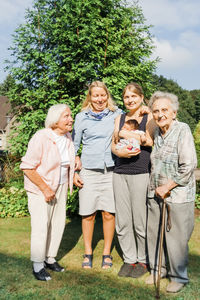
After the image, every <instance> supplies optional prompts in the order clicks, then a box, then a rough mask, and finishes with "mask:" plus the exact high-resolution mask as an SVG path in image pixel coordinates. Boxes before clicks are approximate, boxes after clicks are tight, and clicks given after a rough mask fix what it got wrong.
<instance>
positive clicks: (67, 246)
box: [0, 216, 200, 300]
mask: <svg viewBox="0 0 200 300" xmlns="http://www.w3.org/2000/svg"><path fill="white" fill-rule="evenodd" d="M183 226H184V224H183ZM199 232H200V217H199V216H196V223H195V230H194V232H193V235H192V238H191V241H190V255H189V267H188V271H189V277H190V280H191V281H190V284H188V285H187V286H186V287H185V288H184V289H183V290H182V291H181V292H180V293H178V294H177V295H171V294H170V295H168V294H167V293H166V292H165V288H166V285H167V283H168V280H167V279H164V280H162V281H161V299H176V300H193V299H194V300H197V299H200V276H199V274H200V272H199V266H200V249H199V245H200V240H199V239H200V238H199ZM93 247H94V261H93V268H92V269H91V270H83V269H82V268H81V263H82V254H83V253H84V247H83V238H82V234H81V220H80V218H78V217H77V218H74V219H72V220H67V224H66V228H65V232H64V236H63V240H62V243H61V246H60V250H59V253H58V260H59V261H60V263H61V264H62V265H63V266H64V267H66V271H65V272H64V273H51V274H52V280H51V281H49V282H40V281H37V280H35V279H34V278H33V275H32V270H31V262H30V260H29V256H30V218H29V217H26V218H19V219H12V218H7V219H0V299H2V300H7V299H8V300H11V299H15V300H18V299H19V300H22V299H23V300H29V299H30V300H32V299H37V300H40V299H44V300H59V299H64V300H68V299H70V300H71V299H72V300H76V299H77V300H78V299H81V300H82V299H83V300H84V299H87V300H90V299H91V300H93V299H98V300H105V299H106V300H107V299H109V300H110V299H123V300H125V299H127V300H128V299H141V300H148V299H155V290H154V287H149V286H147V285H145V282H144V281H145V278H146V276H148V275H147V274H145V275H144V276H143V277H141V278H140V279H132V278H119V277H118V276H117V273H118V271H119V269H120V266H121V264H122V259H121V252H120V248H119V245H118V243H117V239H116V238H115V239H114V242H113V248H112V256H113V262H114V265H113V267H112V268H111V269H110V270H102V269H101V255H102V248H103V235H102V223H101V219H100V218H97V221H96V224H95V233H94V245H93Z"/></svg>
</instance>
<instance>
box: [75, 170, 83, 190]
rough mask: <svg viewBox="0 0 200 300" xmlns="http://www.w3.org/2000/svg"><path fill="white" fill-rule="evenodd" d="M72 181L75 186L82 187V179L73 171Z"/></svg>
mask: <svg viewBox="0 0 200 300" xmlns="http://www.w3.org/2000/svg"><path fill="white" fill-rule="evenodd" d="M73 183H74V185H75V186H77V187H79V188H82V187H83V181H82V180H81V177H80V175H79V174H78V173H74V179H73Z"/></svg>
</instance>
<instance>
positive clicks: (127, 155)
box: [115, 145, 141, 158]
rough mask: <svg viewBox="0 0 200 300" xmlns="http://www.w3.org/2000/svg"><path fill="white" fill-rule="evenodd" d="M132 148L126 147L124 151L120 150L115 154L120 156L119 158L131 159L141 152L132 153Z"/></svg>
mask: <svg viewBox="0 0 200 300" xmlns="http://www.w3.org/2000/svg"><path fill="white" fill-rule="evenodd" d="M129 147H130V146H129V145H128V146H125V147H123V148H122V149H118V150H117V151H116V152H115V154H116V155H117V156H118V157H124V158H131V157H132V156H136V155H138V154H139V153H140V152H141V151H140V150H139V149H138V150H136V151H131V150H130V148H129Z"/></svg>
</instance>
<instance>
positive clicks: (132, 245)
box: [112, 83, 155, 278]
mask: <svg viewBox="0 0 200 300" xmlns="http://www.w3.org/2000/svg"><path fill="white" fill-rule="evenodd" d="M143 99H144V94H143V91H142V88H141V86H140V85H138V84H136V83H130V84H128V85H127V86H126V87H125V89H124V92H123V100H124V105H125V107H126V109H127V111H128V112H127V113H124V114H122V115H120V116H118V117H117V118H116V121H115V131H114V132H115V133H114V137H113V141H112V152H113V153H114V154H115V155H116V156H117V159H116V162H115V168H114V174H113V187H114V197H115V205H116V232H117V235H118V239H119V243H120V246H121V249H122V252H123V259H124V264H123V265H122V267H121V269H120V271H119V273H118V275H119V276H123V277H133V278H137V277H140V276H142V275H143V274H144V273H146V272H147V255H146V210H147V207H146V194H147V186H148V182H149V172H150V153H151V146H152V144H153V139H152V136H153V132H154V129H155V123H154V121H153V119H152V114H150V113H149V114H147V113H146V114H144V113H143V109H142V103H143ZM132 119H135V120H136V121H137V122H138V124H139V127H138V130H139V131H143V132H145V133H144V134H141V133H140V134H139V133H137V132H136V131H132V130H125V129H126V127H125V128H124V127H123V126H124V124H126V122H127V121H128V120H132ZM118 136H119V137H120V138H125V139H128V138H130V139H132V138H135V139H137V140H138V142H139V145H140V149H136V150H135V151H133V150H134V149H132V150H130V145H127V146H124V147H123V148H119V147H118V146H117V142H118Z"/></svg>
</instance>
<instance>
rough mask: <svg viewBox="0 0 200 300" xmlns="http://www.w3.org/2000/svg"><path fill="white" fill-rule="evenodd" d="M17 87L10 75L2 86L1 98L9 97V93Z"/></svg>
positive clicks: (0, 87) (0, 85)
mask: <svg viewBox="0 0 200 300" xmlns="http://www.w3.org/2000/svg"><path fill="white" fill-rule="evenodd" d="M14 86H15V80H14V79H13V78H12V76H11V75H8V76H7V77H6V79H5V80H4V82H3V83H1V84H0V96H7V94H8V93H9V91H10V90H11V89H12V88H13V87H14Z"/></svg>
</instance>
